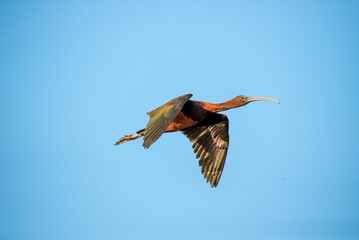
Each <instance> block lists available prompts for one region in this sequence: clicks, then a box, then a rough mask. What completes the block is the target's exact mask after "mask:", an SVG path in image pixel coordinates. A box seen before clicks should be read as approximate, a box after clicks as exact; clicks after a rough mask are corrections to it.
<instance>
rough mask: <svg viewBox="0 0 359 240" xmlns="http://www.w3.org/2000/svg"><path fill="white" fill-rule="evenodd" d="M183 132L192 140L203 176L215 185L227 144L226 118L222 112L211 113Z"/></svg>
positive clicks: (220, 171) (218, 177)
mask: <svg viewBox="0 0 359 240" xmlns="http://www.w3.org/2000/svg"><path fill="white" fill-rule="evenodd" d="M183 134H184V135H185V136H186V137H187V138H188V139H189V140H190V141H191V142H192V147H193V150H194V152H195V154H196V157H197V158H198V160H199V165H200V166H201V167H202V174H203V177H204V178H205V179H206V180H207V182H209V183H210V184H211V186H212V187H216V186H217V184H218V182H219V180H220V178H221V175H222V171H223V168H224V163H225V161H226V156H227V150H228V145H229V135H228V118H227V117H226V116H225V115H223V114H211V115H209V116H208V117H206V118H205V119H204V120H203V121H202V122H200V123H198V124H197V125H195V126H193V127H190V128H187V129H186V130H184V131H183Z"/></svg>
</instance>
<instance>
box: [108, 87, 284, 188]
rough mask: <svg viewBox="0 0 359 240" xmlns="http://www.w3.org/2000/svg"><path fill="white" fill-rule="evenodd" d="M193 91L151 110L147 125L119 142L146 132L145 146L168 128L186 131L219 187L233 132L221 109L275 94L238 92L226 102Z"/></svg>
mask: <svg viewBox="0 0 359 240" xmlns="http://www.w3.org/2000/svg"><path fill="white" fill-rule="evenodd" d="M191 97H192V94H186V95H183V96H180V97H177V98H174V99H172V100H171V101H169V102H168V103H165V104H164V105H162V106H160V107H158V108H156V109H155V110H153V111H151V112H149V113H148V115H149V116H150V120H149V121H148V123H147V126H146V128H145V129H142V130H140V131H138V132H136V133H135V134H130V135H125V136H124V137H122V138H120V139H119V140H118V141H117V142H116V143H115V145H118V144H121V143H124V142H128V141H130V140H134V139H137V138H139V137H142V136H143V147H144V148H149V147H150V146H151V145H152V144H153V143H154V142H155V141H156V140H157V139H158V138H159V137H161V135H162V134H163V133H165V132H175V131H182V133H183V134H184V135H185V136H186V137H187V138H188V139H189V140H190V141H191V142H192V147H193V150H194V152H195V154H196V157H197V158H198V160H199V165H200V166H201V167H202V174H203V176H204V178H205V179H206V180H207V182H209V183H210V184H211V186H212V187H216V186H217V184H218V182H219V180H220V178H221V175H222V171H223V167H224V163H225V160H226V155H227V150H228V145H229V135H228V118H227V117H226V116H225V115H223V114H219V113H218V112H221V111H225V110H228V109H231V108H237V107H241V106H244V105H246V104H248V103H250V102H253V101H260V100H269V101H273V102H276V103H279V101H278V100H276V99H274V98H266V97H247V96H243V95H241V96H237V97H235V98H233V99H231V100H229V101H227V102H224V103H218V104H215V103H209V102H203V101H192V100H189V99H190V98H191Z"/></svg>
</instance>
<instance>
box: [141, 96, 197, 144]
mask: <svg viewBox="0 0 359 240" xmlns="http://www.w3.org/2000/svg"><path fill="white" fill-rule="evenodd" d="M191 97H192V94H186V95H183V96H180V97H177V98H175V99H172V100H171V101H169V102H168V103H165V104H164V105H162V106H160V107H158V108H156V109H155V110H153V111H151V112H149V113H147V114H148V115H149V116H150V120H149V121H148V123H147V126H146V128H145V134H144V137H143V146H144V147H145V148H149V147H150V146H151V144H152V143H154V142H155V141H156V140H157V139H158V138H159V137H160V136H161V135H162V134H163V132H164V131H165V130H166V129H167V127H168V126H169V125H170V124H171V122H172V121H173V120H174V119H175V118H176V116H177V115H178V113H179V112H180V111H181V109H182V107H183V105H184V104H185V103H186V102H187V101H188V100H189V99H190V98H191Z"/></svg>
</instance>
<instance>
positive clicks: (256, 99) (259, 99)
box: [248, 97, 280, 104]
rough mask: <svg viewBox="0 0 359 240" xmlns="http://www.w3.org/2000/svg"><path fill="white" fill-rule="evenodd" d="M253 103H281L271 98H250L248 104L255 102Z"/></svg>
mask: <svg viewBox="0 0 359 240" xmlns="http://www.w3.org/2000/svg"><path fill="white" fill-rule="evenodd" d="M253 101H272V102H275V103H278V104H280V102H279V101H278V100H277V99H275V98H270V97H248V102H253Z"/></svg>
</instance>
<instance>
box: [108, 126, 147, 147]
mask: <svg viewBox="0 0 359 240" xmlns="http://www.w3.org/2000/svg"><path fill="white" fill-rule="evenodd" d="M144 133H145V130H144V129H142V130H140V131H138V132H136V133H135V134H127V135H125V136H123V137H122V138H120V139H119V140H118V141H117V142H115V144H114V145H119V144H121V143H125V142H128V141H131V140H135V139H137V138H139V137H142V136H143V134H144Z"/></svg>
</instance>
